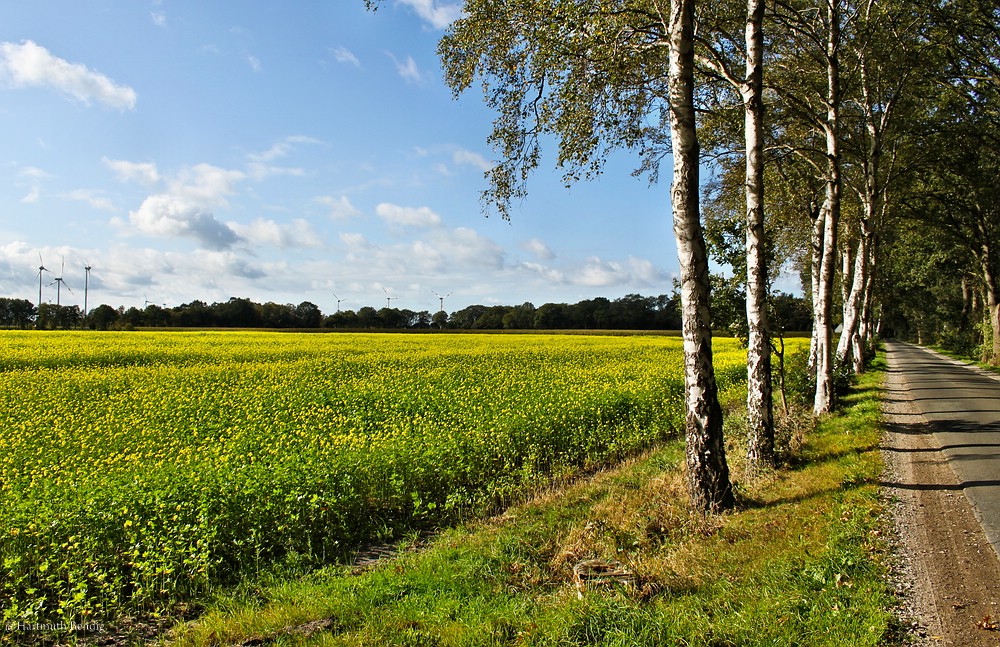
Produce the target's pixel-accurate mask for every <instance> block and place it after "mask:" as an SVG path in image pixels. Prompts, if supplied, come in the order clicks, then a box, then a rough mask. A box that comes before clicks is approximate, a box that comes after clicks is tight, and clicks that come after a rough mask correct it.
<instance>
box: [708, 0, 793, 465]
mask: <svg viewBox="0 0 1000 647" xmlns="http://www.w3.org/2000/svg"><path fill="white" fill-rule="evenodd" d="M716 6H717V7H718V6H721V3H720V4H719V5H716ZM716 20H719V17H716ZM719 21H720V22H723V21H721V20H719ZM702 24H705V25H708V26H709V29H707V30H706V31H707V33H705V34H702V35H700V36H699V38H698V39H697V40H698V43H699V44H700V45H701V48H702V50H703V51H704V55H702V56H701V57H699V60H700V63H701V67H702V69H703V70H704V71H706V72H707V73H708V74H710V75H712V76H714V77H716V78H718V79H721V80H723V81H725V82H726V83H728V84H729V85H730V86H731V87H732V88H733V89H734V90H735V91H736V93H737V95H738V96H739V99H740V103H741V104H742V106H743V110H742V112H743V143H744V183H743V186H744V200H745V212H744V213H745V218H744V232H745V240H746V246H745V249H746V314H747V330H748V334H747V430H748V434H747V458H748V460H749V462H750V466H751V469H760V468H762V467H767V466H771V465H773V463H774V412H773V408H774V405H773V395H772V388H771V344H770V325H769V324H768V320H767V293H768V272H767V252H766V241H765V232H764V99H763V80H764V0H746V12H745V18H744V20H743V41H742V43H739V42H737V40H736V39H735V38H734V37H733V36H732V35H731V34H730V32H729V31H728V30H727V29H725V28H724V27H723V28H721V29H719V28H718V27H719V26H718V25H713V23H712V21H711V18H710V19H709V20H707V21H706V20H703V21H702ZM712 27H716V28H715V29H713V28H712ZM734 53H735V54H736V56H734V55H733V54H734ZM740 68H742V69H740Z"/></svg>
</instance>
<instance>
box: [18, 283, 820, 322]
mask: <svg viewBox="0 0 1000 647" xmlns="http://www.w3.org/2000/svg"><path fill="white" fill-rule="evenodd" d="M734 288H735V289H734ZM743 299H744V295H743V293H742V291H741V290H740V289H739V286H734V285H733V284H732V283H727V282H724V281H721V280H720V287H719V290H718V298H717V300H716V303H717V304H718V309H719V310H718V313H717V316H716V321H717V323H718V324H719V325H721V326H723V327H728V328H730V329H736V328H739V324H740V313H741V312H742V308H743V307H744V306H743ZM775 303H776V304H777V307H776V309H775V311H776V313H778V317H779V318H780V320H781V321H782V325H783V328H784V329H785V330H789V331H804V330H808V329H809V327H810V326H811V325H812V321H811V318H810V317H811V314H810V311H809V306H808V304H807V303H806V301H805V300H804V299H802V298H800V297H796V296H793V295H790V294H779V295H776V296H775ZM0 326H2V327H5V328H20V329H26V328H40V329H73V328H89V329H93V330H128V329H135V328H144V327H172V328H189V327H194V328H272V329H293V328H294V329H300V328H328V329H340V330H370V329H391V330H434V329H437V330H443V329H450V330H570V329H587V330H679V329H680V327H681V320H680V297H679V296H678V295H677V294H676V293H675V294H672V295H665V294H661V295H659V296H656V297H651V296H649V297H647V296H642V295H639V294H629V295H626V296H624V297H621V298H618V299H614V300H611V299H607V298H604V297H597V298H595V299H585V300H583V301H579V302H577V303H574V304H566V303H546V304H544V305H541V306H539V307H537V308H536V307H535V306H534V305H533V304H531V303H523V304H521V305H516V306H506V305H494V306H485V305H471V306H468V307H466V308H462V309H461V310H456V311H455V312H452V313H450V314H449V313H447V312H445V311H443V310H442V311H440V312H436V313H433V314H432V313H430V312H428V311H426V310H423V311H420V312H416V311H413V310H409V309H406V308H389V307H384V308H380V309H376V308H374V307H371V306H365V307H362V308H360V309H358V310H357V311H355V310H341V311H338V312H334V313H331V314H324V313H323V312H322V311H321V310H320V309H319V307H318V306H317V305H316V304H314V303H311V302H309V301H303V302H302V303H300V304H298V305H293V304H278V303H270V302H269V303H263V304H261V303H255V302H253V301H251V300H249V299H243V298H236V297H233V298H231V299H229V300H228V301H223V302H218V303H213V304H206V303H204V302H201V301H192V302H191V303H186V304H184V305H180V306H176V307H172V308H165V307H161V306H159V305H156V304H150V305H147V306H146V307H145V308H143V309H140V308H135V307H132V308H128V309H126V308H124V307H119V308H113V307H111V306H109V305H101V306H98V307H96V308H94V309H93V310H91V311H90V312H89V313H88V314H87V316H86V317H84V316H83V313H82V312H81V311H80V308H79V306H75V305H74V306H55V305H52V304H42V307H41V308H40V309H36V308H35V306H34V305H33V304H32V303H31V302H30V301H28V300H26V299H9V298H0Z"/></svg>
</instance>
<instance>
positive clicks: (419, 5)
mask: <svg viewBox="0 0 1000 647" xmlns="http://www.w3.org/2000/svg"><path fill="white" fill-rule="evenodd" d="M397 1H398V2H399V4H403V5H406V6H408V7H410V8H411V9H413V11H414V12H416V14H417V15H418V16H420V17H421V18H423V19H424V20H425V21H427V22H428V23H429V24H430V25H431V26H432V27H434V28H435V29H444V28H445V27H447V26H448V25H450V24H451V23H453V22H455V21H456V20H458V19H459V18H460V17H461V15H462V5H461V4H459V3H454V2H448V3H443V4H442V3H440V2H438V0H397Z"/></svg>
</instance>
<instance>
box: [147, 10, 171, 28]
mask: <svg viewBox="0 0 1000 647" xmlns="http://www.w3.org/2000/svg"><path fill="white" fill-rule="evenodd" d="M149 17H150V18H152V20H153V24H154V25H156V26H157V27H166V26H167V14H166V13H165V12H163V11H151V12H149Z"/></svg>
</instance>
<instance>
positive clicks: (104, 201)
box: [65, 189, 115, 211]
mask: <svg viewBox="0 0 1000 647" xmlns="http://www.w3.org/2000/svg"><path fill="white" fill-rule="evenodd" d="M65 197H66V198H68V199H70V200H76V201H78V202H86V203H87V204H89V205H90V206H92V207H94V208H95V209H101V210H102V211H115V205H114V203H112V202H111V200H110V199H108V198H106V197H104V196H102V195H100V194H99V193H98V192H96V191H91V190H90V189H76V190H75V191H70V192H69V193H67V194H66V196H65Z"/></svg>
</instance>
